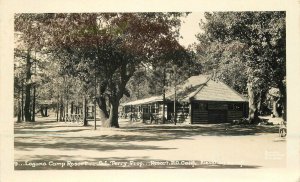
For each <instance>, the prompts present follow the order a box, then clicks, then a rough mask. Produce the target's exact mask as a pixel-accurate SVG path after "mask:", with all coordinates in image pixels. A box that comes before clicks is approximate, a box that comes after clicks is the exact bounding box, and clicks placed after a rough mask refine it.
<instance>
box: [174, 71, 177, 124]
mask: <svg viewBox="0 0 300 182" xmlns="http://www.w3.org/2000/svg"><path fill="white" fill-rule="evenodd" d="M173 68H174V78H173V79H174V124H175V125H176V122H177V121H176V118H177V112H176V66H174V67H173Z"/></svg>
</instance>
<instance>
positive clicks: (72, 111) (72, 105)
mask: <svg viewBox="0 0 300 182" xmlns="http://www.w3.org/2000/svg"><path fill="white" fill-rule="evenodd" d="M73 113H74V102H73V101H72V102H71V114H73Z"/></svg>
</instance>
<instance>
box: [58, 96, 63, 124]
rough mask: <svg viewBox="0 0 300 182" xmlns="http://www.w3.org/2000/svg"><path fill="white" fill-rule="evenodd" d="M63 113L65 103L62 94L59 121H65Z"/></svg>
mask: <svg viewBox="0 0 300 182" xmlns="http://www.w3.org/2000/svg"><path fill="white" fill-rule="evenodd" d="M63 113H64V103H63V99H62V96H60V103H59V121H63Z"/></svg>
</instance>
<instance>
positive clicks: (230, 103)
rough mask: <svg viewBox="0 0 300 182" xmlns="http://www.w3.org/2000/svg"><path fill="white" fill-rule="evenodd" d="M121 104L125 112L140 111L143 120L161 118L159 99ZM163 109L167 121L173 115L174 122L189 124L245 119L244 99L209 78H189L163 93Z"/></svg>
mask: <svg viewBox="0 0 300 182" xmlns="http://www.w3.org/2000/svg"><path fill="white" fill-rule="evenodd" d="M173 90H174V89H173ZM174 101H175V102H176V104H174ZM122 105H123V106H124V109H123V111H124V112H125V113H126V112H140V113H143V118H145V119H148V115H149V114H150V113H151V114H156V115H158V116H162V108H163V101H162V96H153V97H150V98H146V99H140V100H136V101H132V102H128V103H124V104H122ZM174 106H175V109H174ZM164 107H165V108H166V109H165V111H166V112H165V117H166V118H167V119H171V116H172V115H175V116H176V117H177V121H178V120H181V121H182V119H184V120H186V121H187V122H189V123H191V124H197V123H225V122H232V121H233V120H237V119H242V118H244V117H248V100H247V99H246V98H245V97H244V96H242V95H241V94H239V93H238V92H236V91H235V90H234V89H232V88H231V87H229V86H228V85H226V84H225V83H223V82H221V81H219V80H217V79H214V78H213V77H212V76H209V75H198V76H192V77H190V78H189V79H187V80H186V81H184V82H183V83H181V84H179V85H178V86H177V87H176V95H175V92H174V91H172V90H169V91H168V92H167V93H166V100H165V105H164ZM174 110H175V112H176V113H175V114H174Z"/></svg>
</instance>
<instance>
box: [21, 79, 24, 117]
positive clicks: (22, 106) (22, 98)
mask: <svg viewBox="0 0 300 182" xmlns="http://www.w3.org/2000/svg"><path fill="white" fill-rule="evenodd" d="M21 82H22V83H21V120H22V121H24V84H23V80H22V81H21Z"/></svg>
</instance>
